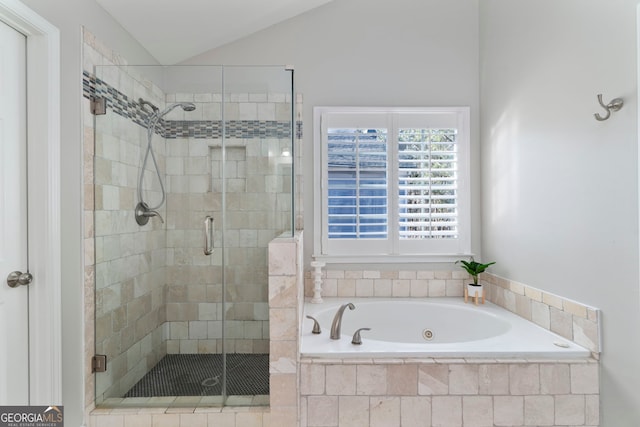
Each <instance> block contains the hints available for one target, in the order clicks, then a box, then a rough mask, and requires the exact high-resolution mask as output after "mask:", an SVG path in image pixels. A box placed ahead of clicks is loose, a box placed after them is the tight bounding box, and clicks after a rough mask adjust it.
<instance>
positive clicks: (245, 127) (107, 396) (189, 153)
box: [85, 66, 295, 406]
mask: <svg viewBox="0 0 640 427" xmlns="http://www.w3.org/2000/svg"><path fill="white" fill-rule="evenodd" d="M87 84H88V85H89V91H90V93H91V97H92V98H94V99H101V98H103V99H104V100H105V101H106V108H105V110H106V111H105V114H99V115H95V117H94V120H95V122H94V129H95V135H94V141H95V147H94V150H95V152H94V156H93V159H92V160H93V162H94V176H93V196H94V234H95V275H96V277H95V286H96V288H95V295H96V301H95V325H96V327H95V353H96V354H97V355H104V356H106V360H107V365H106V366H107V369H106V371H105V372H97V373H96V374H95V375H96V377H95V383H96V390H95V394H96V405H97V406H100V405H113V406H117V405H119V404H126V403H127V402H129V403H131V402H135V403H136V404H139V405H144V404H150V405H153V404H156V403H157V404H160V405H164V406H167V405H169V406H170V405H171V404H173V402H180V403H181V404H184V403H187V402H188V403H189V404H195V405H214V406H217V405H226V404H233V405H265V404H268V396H269V364H268V353H269V327H268V326H269V308H268V270H267V267H268V265H267V245H268V243H269V241H270V240H272V239H274V238H275V237H277V236H280V235H282V234H283V233H288V234H293V227H294V225H293V218H294V216H293V212H294V206H293V194H294V193H293V185H294V179H293V173H294V171H293V162H292V159H293V148H294V145H293V140H294V134H295V132H294V130H295V129H294V120H293V117H294V94H293V71H292V70H287V69H285V67H283V66H278V67H228V66H169V67H164V66H98V67H96V68H95V75H85V85H87ZM187 396H188V397H187ZM131 399H135V400H131ZM185 399H186V400H185Z"/></svg>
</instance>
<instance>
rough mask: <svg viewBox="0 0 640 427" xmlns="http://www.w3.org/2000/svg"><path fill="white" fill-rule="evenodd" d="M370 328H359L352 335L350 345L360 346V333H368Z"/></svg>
mask: <svg viewBox="0 0 640 427" xmlns="http://www.w3.org/2000/svg"><path fill="white" fill-rule="evenodd" d="M370 330H371V328H360V329H358V330H357V331H356V332H355V333H354V334H353V339H352V340H351V344H354V345H361V344H362V338H360V331H370Z"/></svg>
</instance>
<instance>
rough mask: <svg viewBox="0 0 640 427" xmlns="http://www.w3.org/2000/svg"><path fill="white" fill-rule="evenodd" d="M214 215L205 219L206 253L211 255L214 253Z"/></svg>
mask: <svg viewBox="0 0 640 427" xmlns="http://www.w3.org/2000/svg"><path fill="white" fill-rule="evenodd" d="M213 226H214V222H213V217H212V216H207V217H206V218H205V219H204V254H205V255H211V254H212V253H213Z"/></svg>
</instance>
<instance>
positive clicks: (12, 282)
mask: <svg viewBox="0 0 640 427" xmlns="http://www.w3.org/2000/svg"><path fill="white" fill-rule="evenodd" d="M32 281H33V276H32V275H31V273H29V272H26V273H23V272H22V271H12V272H11V273H9V275H8V276H7V285H9V287H10V288H15V287H18V286H20V285H25V286H26V285H29V284H30V283H31V282H32Z"/></svg>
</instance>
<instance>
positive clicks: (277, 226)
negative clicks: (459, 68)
mask: <svg viewBox="0 0 640 427" xmlns="http://www.w3.org/2000/svg"><path fill="white" fill-rule="evenodd" d="M290 101H291V98H290V95H285V94H229V95H227V96H226V97H225V107H224V109H225V121H232V120H234V121H235V120H260V121H261V122H264V121H288V120H290V119H291V112H290V107H289V105H290ZM167 102H193V103H195V104H196V110H195V111H194V112H182V111H180V110H174V111H173V112H172V113H170V115H169V116H167V120H207V121H209V120H220V118H221V108H222V107H221V105H222V104H221V102H222V97H221V96H220V95H219V94H174V95H168V96H167ZM290 145H291V142H290V140H289V139H287V138H283V139H277V138H258V137H248V138H245V139H239V138H233V137H230V136H228V137H227V138H226V140H225V158H224V162H225V163H224V174H225V176H224V182H223V164H222V162H223V158H222V146H221V139H219V138H216V139H203V138H189V139H184V138H178V139H168V140H167V189H168V198H167V205H168V211H167V230H168V231H167V242H168V243H167V246H168V249H167V265H168V272H169V276H168V286H167V292H166V301H167V321H168V322H169V329H168V333H169V340H168V342H167V351H168V352H169V353H210V352H221V351H222V325H223V320H224V321H225V328H226V330H225V339H226V341H225V351H227V352H237V353H268V352H269V322H268V320H269V312H268V302H267V297H268V288H267V283H268V271H267V245H268V243H269V241H271V240H272V239H273V238H275V237H276V236H278V235H280V234H281V233H282V232H283V231H284V230H287V229H291V225H290V224H291V213H290V212H291V209H292V206H291V184H292V183H291V179H292V178H291V168H292V165H291V157H286V156H282V152H283V151H284V150H285V149H286V150H288V151H290ZM223 184H224V185H225V186H226V188H225V190H226V210H227V215H226V224H224V225H223V224H222V221H223V218H222V194H223ZM208 215H210V216H212V217H213V218H214V220H215V234H214V247H215V248H221V247H222V229H223V227H224V230H225V233H224V246H225V253H224V257H225V264H226V267H225V271H224V274H225V280H226V300H227V302H226V304H225V308H224V309H223V306H222V273H223V271H222V250H221V249H216V250H215V252H214V254H213V255H211V256H205V255H204V254H203V227H204V219H205V217H206V216H208Z"/></svg>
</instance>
